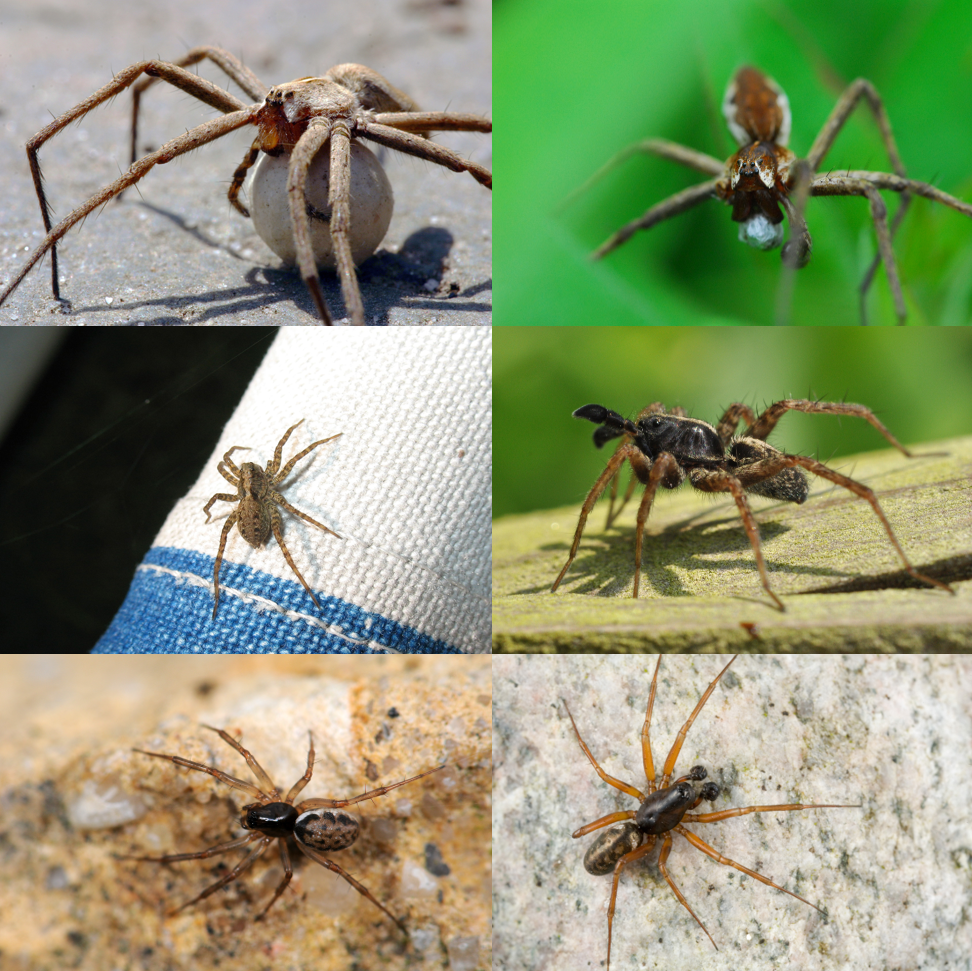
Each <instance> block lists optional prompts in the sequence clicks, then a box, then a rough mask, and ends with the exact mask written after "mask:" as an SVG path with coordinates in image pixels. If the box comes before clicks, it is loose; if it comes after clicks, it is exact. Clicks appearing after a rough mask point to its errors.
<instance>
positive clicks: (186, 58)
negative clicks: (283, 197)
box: [131, 46, 269, 201]
mask: <svg viewBox="0 0 972 971" xmlns="http://www.w3.org/2000/svg"><path fill="white" fill-rule="evenodd" d="M207 58H208V59H209V60H210V61H212V62H213V63H214V64H215V65H216V66H217V67H218V68H220V69H221V70H222V71H223V73H224V74H225V75H226V76H227V77H228V78H230V80H232V81H235V82H236V83H237V84H238V85H239V86H240V88H241V89H242V91H243V92H244V93H245V94H246V95H247V97H249V98H251V99H252V100H253V101H263V99H264V98H266V96H267V91H268V90H269V89H268V88H267V86H266V85H265V84H264V83H263V82H262V81H261V80H260V79H259V78H258V77H257V76H256V75H255V74H254V73H253V72H252V71H251V70H250V69H249V68H248V67H247V66H246V65H245V64H244V63H243V62H242V61H241V60H240V59H239V58H237V57H235V56H234V55H233V54H231V53H230V52H229V51H224V50H223V49H222V48H221V47H210V46H203V47H193V48H192V49H191V50H189V51H187V52H186V53H185V54H183V56H182V57H180V58H178V59H176V60H174V61H170V62H169V63H170V64H172V65H173V66H175V67H192V66H193V65H194V64H198V63H199V62H200V61H203V60H205V59H207ZM146 74H147V75H148V76H147V77H144V78H142V79H141V80H140V81H138V82H137V83H136V84H133V85H132V145H131V160H132V162H134V161H135V159H136V158H137V157H138V152H137V149H136V145H137V142H138V110H139V103H140V101H141V98H142V94H143V92H144V91H145V90H146V88H150V87H151V86H152V85H153V84H155V82H156V81H158V80H159V79H160V77H162V75H161V74H156V75H152V74H149V73H148V72H146ZM193 77H196V75H193ZM166 80H168V79H167V78H166ZM191 93H192V92H190V94H191ZM214 107H217V108H218V107H219V105H215V106H214ZM230 201H232V200H230Z"/></svg>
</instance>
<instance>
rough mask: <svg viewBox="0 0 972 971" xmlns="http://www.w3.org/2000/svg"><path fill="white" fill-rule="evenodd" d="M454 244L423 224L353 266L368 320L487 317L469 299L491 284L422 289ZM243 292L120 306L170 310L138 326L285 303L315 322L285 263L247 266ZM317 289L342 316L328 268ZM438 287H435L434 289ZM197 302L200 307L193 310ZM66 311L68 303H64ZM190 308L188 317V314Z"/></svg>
mask: <svg viewBox="0 0 972 971" xmlns="http://www.w3.org/2000/svg"><path fill="white" fill-rule="evenodd" d="M140 205H142V206H144V207H145V208H146V209H148V210H150V211H151V212H153V213H155V214H156V215H159V216H162V217H164V218H166V219H168V220H169V221H170V222H172V223H173V224H174V225H175V226H176V227H177V228H179V229H180V230H181V231H183V232H185V233H187V234H189V235H191V236H192V237H193V238H194V239H196V240H198V241H199V242H200V243H202V244H203V245H204V246H205V247H206V248H207V249H209V250H219V251H221V252H223V253H226V254H227V255H229V256H230V257H232V258H233V259H234V260H237V261H239V262H243V263H249V262H252V261H251V260H250V259H248V258H247V257H244V256H241V255H240V253H239V252H236V251H235V250H234V249H232V248H231V247H229V246H227V245H226V244H225V243H224V242H222V241H220V240H218V239H215V238H213V237H211V236H209V235H207V234H206V233H205V232H203V231H201V230H200V229H199V228H198V227H197V226H194V225H192V224H190V223H189V222H187V221H186V220H185V219H184V218H183V217H182V216H180V215H179V214H177V213H174V212H171V211H169V210H167V209H163V208H160V207H159V206H156V205H153V204H151V203H148V202H145V201H142V202H141V203H140ZM454 242H455V240H454V237H453V236H452V234H451V233H450V232H449V231H448V230H446V229H442V228H438V227H426V228H423V229H420V230H417V231H416V232H414V233H412V234H411V235H410V236H409V237H408V238H407V239H406V240H405V242H404V243H403V244H402V247H401V249H400V250H399V251H398V252H397V253H391V252H389V251H388V250H379V251H378V252H377V253H375V255H374V256H372V257H370V258H369V259H367V260H365V261H364V262H363V263H362V264H361V265H360V266H359V267H358V282H359V286H360V287H361V292H362V298H363V300H364V302H365V312H366V315H367V317H368V320H369V323H374V324H378V325H382V324H384V325H387V324H388V323H389V314H390V312H391V310H392V309H393V308H396V307H404V308H407V309H409V310H428V311H433V312H434V311H435V310H443V311H449V312H455V311H456V310H465V311H468V312H470V313H476V314H479V313H491V311H492V303H491V302H486V301H480V300H476V299H475V297H476V296H478V295H479V294H480V293H482V292H484V291H487V290H492V281H491V280H486V281H483V282H482V283H478V284H476V285H474V286H472V287H467V288H466V289H462V288H460V287H459V285H458V284H452V285H451V286H450V287H448V288H447V289H446V291H445V292H444V293H435V292H434V291H430V290H429V289H428V288H427V287H426V284H427V283H428V281H430V280H435V281H437V283H438V281H441V280H442V278H443V276H444V275H445V273H446V271H447V269H448V256H449V253H450V252H451V250H452V246H453V244H454ZM243 278H244V280H245V283H246V287H243V286H240V287H232V288H227V289H219V290H216V289H211V290H209V291H208V292H206V291H203V292H198V293H193V294H191V295H185V296H178V295H167V296H164V297H158V298H152V299H145V300H133V301H129V302H127V303H126V304H125V306H126V308H128V309H131V310H133V311H135V310H138V309H140V308H147V307H165V308H168V309H169V310H170V311H171V312H170V313H168V314H160V315H159V316H157V317H154V318H152V319H141V320H139V321H138V323H140V324H144V325H148V326H167V325H174V324H180V325H181V324H185V323H187V322H189V323H193V324H201V323H208V322H215V321H219V320H221V319H222V318H225V317H227V316H230V317H237V316H239V315H241V314H247V313H261V314H262V313H266V312H267V308H268V307H270V306H272V305H274V304H277V303H285V302H286V303H293V304H295V305H296V306H297V308H298V309H300V310H301V311H303V312H304V313H306V314H307V315H308V316H309V317H311V318H314V319H316V317H317V310H316V308H315V306H314V302H313V300H312V298H311V296H310V293H309V292H308V290H307V287H306V286H305V284H304V281H303V280H302V279H301V277H300V275H299V273H298V272H297V271H296V270H295V269H294V268H292V267H287V266H283V265H281V266H278V267H271V266H266V265H264V266H251V267H250V269H248V270H247V271H246V273H245V274H244V276H243ZM320 280H321V288H322V290H323V291H324V298H325V300H326V302H327V305H328V307H329V308H331V310H332V313H333V315H334V318H335V319H341V318H342V317H346V316H347V313H346V310H345V307H344V300H343V298H342V295H341V286H340V282H339V280H338V277H337V274H336V272H335V271H333V270H326V271H324V272H322V274H321V277H320ZM439 286H441V284H439ZM200 305H202V306H205V307H206V309H204V310H202V311H201V312H200V311H199V309H198V308H199V307H200ZM67 306H68V307H69V308H70V302H68V303H67ZM190 310H192V311H195V312H193V313H191V314H189V311H190ZM112 311H114V312H117V311H118V306H117V305H115V306H111V305H108V306H105V305H102V304H89V305H86V306H81V307H78V308H70V309H69V311H68V312H69V313H72V314H73V313H77V314H82V313H84V314H99V313H109V312H112Z"/></svg>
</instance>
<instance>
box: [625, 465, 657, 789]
mask: <svg viewBox="0 0 972 971" xmlns="http://www.w3.org/2000/svg"><path fill="white" fill-rule="evenodd" d="M632 478H633V476H632ZM661 659H662V656H661V655H660V654H659V655H658V660H657V661H656V662H655V673H654V675H653V676H652V679H651V690H650V691H649V692H648V706H647V707H646V708H645V721H644V724H643V725H642V726H641V761H642V764H643V765H644V767H645V778H646V779H647V780H648V792H649V794H651V793H652V792H655V791H656V790H657V788H658V786H657V785H656V783H655V763H654V760H653V759H652V757H651V738H650V732H651V713H652V710H653V709H654V707H655V691H656V690H657V688H658V669H659V668H660V667H661Z"/></svg>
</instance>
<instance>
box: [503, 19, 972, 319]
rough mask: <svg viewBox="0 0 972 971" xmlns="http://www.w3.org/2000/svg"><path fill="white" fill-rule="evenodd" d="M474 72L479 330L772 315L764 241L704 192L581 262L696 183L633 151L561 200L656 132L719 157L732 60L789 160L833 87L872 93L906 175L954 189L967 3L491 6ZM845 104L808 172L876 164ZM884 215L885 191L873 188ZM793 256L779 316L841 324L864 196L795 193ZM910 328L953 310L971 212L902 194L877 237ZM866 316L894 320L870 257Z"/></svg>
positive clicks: (866, 124)
mask: <svg viewBox="0 0 972 971" xmlns="http://www.w3.org/2000/svg"><path fill="white" fill-rule="evenodd" d="M493 27H494V58H493V76H494V78H495V88H496V94H497V98H496V100H497V102H498V104H497V106H496V109H495V115H496V117H497V119H498V124H497V133H496V138H495V142H494V144H495V152H496V157H497V158H496V168H497V170H498V171H499V181H500V191H498V192H497V195H496V198H495V203H494V208H493V213H494V227H495V236H496V241H497V245H496V247H495V264H496V267H497V269H496V275H497V276H498V278H499V279H500V280H501V281H502V287H501V288H500V289H499V291H498V293H497V298H496V316H495V318H494V319H495V323H496V324H503V325H510V324H516V325H524V324H556V325H563V324H639V323H640V324H644V323H648V324H669V325H697V324H740V323H742V324H760V325H764V324H772V322H773V319H774V301H775V298H776V292H777V287H778V284H779V281H780V276H781V272H780V271H781V264H780V255H779V251H778V250H774V251H772V252H769V253H762V252H759V251H757V250H754V249H751V248H749V247H748V246H745V245H744V244H742V243H740V242H738V240H737V228H738V227H737V226H736V224H734V223H733V222H732V221H731V219H730V210H729V208H728V207H727V206H725V205H723V204H722V203H719V202H717V201H715V200H712V201H708V202H706V203H703V204H701V205H700V206H698V207H697V208H696V209H694V210H693V211H691V212H690V213H687V214H684V215H681V216H678V217H675V218H674V219H672V220H671V221H668V222H666V223H664V224H661V225H659V226H657V227H655V228H654V229H652V230H650V231H648V232H642V233H640V234H638V235H637V236H636V237H635V238H633V239H632V240H630V241H629V242H628V243H626V244H625V245H624V246H622V247H621V248H620V249H618V250H617V251H615V252H614V253H612V254H610V255H609V256H608V257H606V258H605V259H604V260H603V261H600V262H598V263H590V262H588V260H587V255H588V254H589V253H590V252H591V251H592V250H593V249H594V248H595V247H596V246H598V245H599V244H600V243H601V242H603V241H604V240H605V239H606V238H607V237H608V236H609V235H610V234H611V233H612V232H613V231H614V230H615V229H617V228H618V227H620V226H621V225H623V224H624V223H626V222H628V221H629V220H631V219H633V218H635V217H637V216H638V215H640V214H641V213H642V212H643V211H644V210H645V209H647V208H648V207H649V206H651V205H653V204H654V203H656V202H659V201H661V200H662V199H664V198H666V197H667V196H668V195H670V194H671V193H673V192H676V191H678V190H680V189H683V188H686V187H688V186H690V185H693V184H695V183H696V182H699V181H702V180H703V179H704V178H705V177H704V176H702V175H700V174H698V173H695V172H693V171H691V170H689V169H685V168H683V167H681V166H678V165H676V164H675V163H673V162H667V161H664V160H661V159H655V158H650V157H648V156H638V157H636V158H633V159H631V160H629V161H628V162H626V163H625V164H624V166H623V167H622V168H620V169H618V170H615V171H614V172H612V173H611V174H610V175H608V176H607V177H606V178H605V179H604V180H603V181H602V182H601V183H599V184H598V185H597V186H595V187H594V188H592V189H591V190H590V191H588V192H586V193H584V194H583V195H582V196H581V197H579V198H577V199H575V200H574V201H573V202H571V204H570V205H569V206H568V207H567V208H566V209H565V210H564V211H563V212H562V213H560V214H556V210H557V208H558V206H559V205H560V203H561V202H562V201H563V200H564V198H565V197H566V196H567V195H568V194H569V193H570V192H572V191H573V190H575V189H577V188H578V187H579V186H580V185H581V184H582V183H584V181H585V180H586V179H588V178H589V177H590V176H591V175H592V174H593V173H594V172H595V171H597V169H599V168H600V167H601V166H602V165H603V164H604V163H605V162H606V161H607V160H608V159H610V158H611V157H612V156H613V155H614V154H616V153H617V152H618V151H620V150H621V149H622V148H624V147H625V146H627V145H629V144H631V143H632V142H635V141H638V140H639V139H643V138H647V137H662V138H667V139H670V140H673V141H677V142H681V143H682V144H685V145H688V146H691V147H693V148H697V149H700V150H702V151H704V152H707V153H708V154H710V155H714V156H715V157H717V158H720V159H724V158H727V157H728V156H729V155H730V154H732V152H733V151H735V148H736V146H735V144H734V143H733V142H732V140H731V137H730V135H729V133H728V131H727V129H726V127H725V124H724V122H723V120H722V116H721V111H720V107H719V106H720V104H721V101H722V96H723V93H724V91H725V88H726V84H727V83H728V81H729V79H730V77H731V75H732V74H733V72H734V70H735V69H736V68H737V67H739V66H740V65H741V64H744V63H752V64H755V65H756V66H758V67H761V68H762V69H763V70H764V71H766V72H767V73H769V74H770V75H771V76H773V77H774V78H775V79H776V80H777V81H778V82H779V83H780V85H782V87H783V89H784V90H785V91H786V93H787V94H788V95H789V99H790V104H791V106H792V109H793V134H792V137H791V139H790V147H791V148H793V150H794V151H796V152H797V153H798V154H804V153H806V151H807V149H808V148H809V147H810V144H811V142H812V141H813V138H814V137H815V136H816V134H817V132H818V131H819V129H820V127H821V126H822V124H823V122H824V121H825V119H826V118H827V116H828V114H829V112H830V110H831V109H832V108H833V106H834V103H835V102H836V100H837V97H838V96H839V94H840V93H841V91H842V90H843V89H844V87H845V86H846V85H847V84H848V83H849V82H850V81H852V80H853V79H854V78H856V77H858V76H863V77H867V78H869V79H870V80H871V81H873V82H874V84H875V85H876V86H877V88H878V91H879V92H880V94H881V95H882V97H883V99H884V102H885V105H886V108H887V111H888V114H889V116H890V119H891V124H892V127H893V130H894V133H895V137H896V140H897V144H898V148H899V151H900V154H901V157H902V159H903V161H904V164H905V166H906V168H907V171H908V173H909V175H910V176H911V177H912V178H915V179H918V180H921V181H925V182H932V183H933V184H935V185H937V186H938V187H939V188H941V189H943V190H945V191H946V192H950V193H952V194H953V195H957V196H958V197H960V198H963V199H966V200H968V199H972V30H970V27H972V8H970V6H969V4H968V2H966V0H944V2H928V0H910V2H909V0H880V2H878V0H854V2H852V3H848V2H847V0H791V2H787V3H775V2H773V0H721V2H718V3H716V2H713V0H698V2H695V3H681V4H679V3H668V4H663V3H657V2H654V3H649V2H645V0H604V2H602V3H600V4H588V3H563V2H559V0H497V2H496V3H495V4H494V16H493ZM889 166H890V163H889V161H888V158H887V153H886V152H885V150H884V148H883V145H882V142H881V139H880V136H879V134H878V130H877V127H876V125H875V124H874V122H873V119H872V117H871V115H870V112H869V110H868V109H867V108H866V107H864V106H859V107H858V108H857V109H856V110H855V112H854V114H853V115H852V117H851V120H850V122H849V123H848V124H847V125H845V127H844V130H843V131H842V133H841V134H840V135H839V136H838V138H837V141H836V143H835V145H834V147H833V148H832V149H831V151H830V153H829V154H828V155H827V157H826V158H825V160H824V165H823V168H825V169H833V170H838V169H840V168H858V169H871V170H880V171H889V170H890V169H889ZM886 196H887V198H888V206H889V210H890V211H892V212H893V211H894V209H895V207H896V206H897V200H896V198H895V195H894V193H886ZM808 223H809V226H810V231H811V234H812V236H813V239H814V255H813V259H812V261H811V263H810V265H809V266H808V267H807V268H806V269H804V270H802V271H801V272H800V273H798V274H797V278H796V285H795V292H794V295H793V302H792V313H791V322H792V323H796V324H808V325H834V324H848V325H857V324H859V323H860V314H859V300H858V285H859V283H860V281H861V279H862V277H863V275H864V271H865V269H866V267H867V266H868V265H869V264H870V261H871V258H872V256H873V254H874V252H875V250H876V245H875V238H874V231H873V224H872V223H871V220H870V217H869V213H868V206H867V203H866V201H864V200H862V199H855V198H825V199H814V200H811V203H810V206H809V210H808ZM894 248H895V253H896V255H897V259H898V267H899V272H900V275H901V279H902V284H903V287H904V291H905V299H906V302H907V304H908V312H909V319H908V323H909V324H910V325H921V324H942V325H955V324H969V323H970V320H972V219H969V218H967V217H965V216H963V215H960V214H959V213H956V212H954V211H953V210H950V209H947V208H945V207H943V206H940V205H936V204H933V203H931V202H928V201H926V200H920V199H919V200H915V201H914V202H913V203H912V207H911V211H910V212H909V213H908V216H907V218H906V219H905V222H904V224H903V225H902V227H901V231H900V232H899V234H898V236H897V238H896V240H895V247H894ZM868 309H869V322H870V323H873V324H894V323H895V317H894V312H893V306H892V304H891V298H890V292H889V290H888V285H887V279H886V277H885V276H884V272H883V269H882V270H881V271H880V273H879V275H878V277H877V279H876V282H875V284H874V285H873V286H872V293H871V296H870V298H869V302H868Z"/></svg>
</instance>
